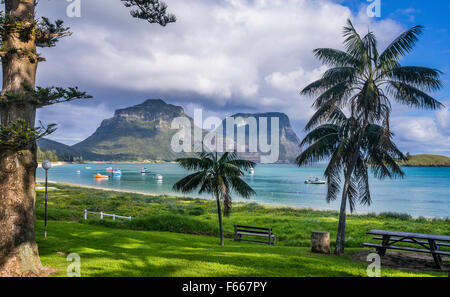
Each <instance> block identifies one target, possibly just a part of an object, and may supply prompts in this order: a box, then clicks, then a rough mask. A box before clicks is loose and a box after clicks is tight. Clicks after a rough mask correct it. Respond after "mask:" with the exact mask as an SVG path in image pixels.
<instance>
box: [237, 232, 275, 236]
mask: <svg viewBox="0 0 450 297" xmlns="http://www.w3.org/2000/svg"><path fill="white" fill-rule="evenodd" d="M237 234H239V235H249V236H261V237H269V234H268V233H267V234H266V233H247V232H238V233H237ZM271 237H275V235H273V234H272V235H271Z"/></svg>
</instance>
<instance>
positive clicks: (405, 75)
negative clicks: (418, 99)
mask: <svg viewBox="0 0 450 297" xmlns="http://www.w3.org/2000/svg"><path fill="white" fill-rule="evenodd" d="M386 74H387V75H388V76H389V77H390V78H391V79H392V80H394V81H398V82H401V83H405V84H408V85H411V86H413V87H416V88H418V89H422V90H425V91H438V90H440V89H441V88H442V81H441V80H440V79H439V78H440V75H441V74H442V72H441V71H439V70H437V69H431V68H427V67H418V66H398V67H395V68H393V69H392V70H390V71H389V72H388V73H386Z"/></svg>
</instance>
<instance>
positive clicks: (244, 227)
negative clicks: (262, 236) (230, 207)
mask: <svg viewBox="0 0 450 297" xmlns="http://www.w3.org/2000/svg"><path fill="white" fill-rule="evenodd" d="M236 227H237V228H238V229H239V228H240V229H255V230H267V231H269V230H271V229H272V228H264V227H252V226H243V225H236Z"/></svg>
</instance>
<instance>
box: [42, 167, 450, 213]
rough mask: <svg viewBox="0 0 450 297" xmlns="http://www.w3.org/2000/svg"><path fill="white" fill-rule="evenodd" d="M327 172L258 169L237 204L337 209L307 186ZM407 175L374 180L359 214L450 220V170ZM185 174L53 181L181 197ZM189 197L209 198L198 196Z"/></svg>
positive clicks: (70, 170) (68, 173)
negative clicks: (248, 194) (177, 188)
mask: <svg viewBox="0 0 450 297" xmlns="http://www.w3.org/2000/svg"><path fill="white" fill-rule="evenodd" d="M109 166H112V167H113V168H119V169H121V170H122V176H121V177H119V178H116V177H114V178H110V179H107V180H96V179H94V177H93V175H94V174H96V173H101V174H106V172H105V171H104V169H105V168H107V167H109ZM87 167H88V168H87ZM89 167H90V168H89ZM143 167H147V168H150V169H151V170H152V172H154V173H159V174H161V175H163V180H162V181H158V180H156V179H155V177H154V176H153V175H151V174H145V175H143V174H141V173H140V170H141V168H143ZM78 170H79V171H80V173H79V174H78V173H77V171H78ZM323 171H324V167H321V166H317V167H308V168H298V167H296V166H294V165H278V164H277V165H275V164H271V165H262V164H261V165H258V166H257V167H256V168H255V174H254V175H249V176H245V177H244V178H245V180H246V181H247V182H248V184H250V185H251V186H252V187H253V189H255V191H256V195H255V196H253V197H252V198H251V199H242V198H239V197H236V196H235V197H233V198H234V201H246V202H257V203H262V204H267V205H282V206H293V207H302V208H314V209H322V210H338V209H339V201H334V202H332V203H327V202H326V201H325V193H326V189H327V187H326V185H307V184H305V183H304V181H305V179H307V178H309V177H311V176H318V177H322V175H323ZM404 171H405V173H406V177H405V178H403V179H395V180H389V179H386V180H381V181H380V180H377V179H374V178H371V180H370V185H371V193H372V200H373V203H372V205H371V206H370V207H367V206H357V210H356V213H368V212H376V213H380V212H386V211H391V212H400V213H408V214H410V215H412V216H414V217H419V216H425V217H441V218H446V217H450V168H449V167H445V168H444V167H443V168H440V167H407V168H404ZM186 173H187V172H186V171H185V170H184V169H181V168H180V167H179V166H178V165H177V164H123V163H121V164H97V163H96V164H70V165H63V166H57V167H54V168H52V169H51V170H50V172H49V179H50V180H52V181H59V182H68V183H73V184H79V185H87V186H94V187H100V188H110V189H119V190H125V191H135V192H143V193H151V194H168V195H178V196H183V194H180V193H175V192H173V191H172V186H173V184H174V183H175V182H176V181H178V180H179V179H181V178H182V177H184V176H185V175H186ZM37 178H38V179H43V178H44V170H43V169H41V168H39V169H38V172H37ZM185 196H189V197H203V198H211V197H209V196H201V195H198V194H197V193H192V194H189V195H185ZM50 199H51V198H50Z"/></svg>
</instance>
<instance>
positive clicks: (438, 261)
mask: <svg viewBox="0 0 450 297" xmlns="http://www.w3.org/2000/svg"><path fill="white" fill-rule="evenodd" d="M428 243H429V244H430V250H431V254H432V255H433V259H434V263H436V266H437V268H439V269H440V270H442V268H443V266H442V258H441V255H439V254H435V253H433V251H438V250H439V249H438V247H437V245H436V242H435V241H434V240H428Z"/></svg>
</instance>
